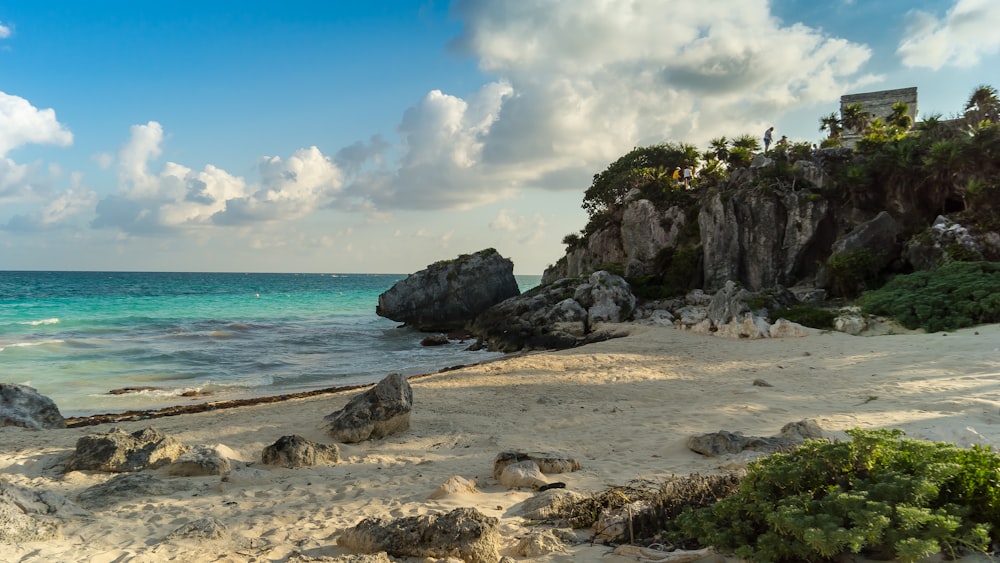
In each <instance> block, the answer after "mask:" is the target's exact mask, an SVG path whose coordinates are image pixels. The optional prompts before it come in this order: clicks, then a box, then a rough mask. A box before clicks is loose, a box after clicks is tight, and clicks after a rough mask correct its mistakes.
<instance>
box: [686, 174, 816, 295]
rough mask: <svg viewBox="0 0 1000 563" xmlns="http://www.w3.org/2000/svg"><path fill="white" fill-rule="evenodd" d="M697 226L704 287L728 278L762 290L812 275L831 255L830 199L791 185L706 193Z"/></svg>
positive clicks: (722, 282)
mask: <svg viewBox="0 0 1000 563" xmlns="http://www.w3.org/2000/svg"><path fill="white" fill-rule="evenodd" d="M698 225H699V229H700V237H701V243H702V259H703V272H704V286H703V287H704V288H705V289H707V290H712V291H714V290H716V289H718V288H720V287H722V286H723V285H724V284H725V283H726V282H727V281H729V280H736V281H739V282H740V283H742V284H743V285H744V286H745V287H747V288H749V289H751V290H759V289H763V288H767V287H773V286H776V285H784V286H791V285H795V284H796V283H797V282H799V281H802V280H804V279H808V278H810V277H811V276H814V275H815V274H816V273H817V271H818V270H819V265H820V264H821V263H822V261H823V259H824V258H825V257H826V256H827V255H828V253H829V245H830V243H831V242H832V240H833V233H834V225H833V222H832V220H831V218H830V205H829V203H828V202H827V200H825V199H817V198H813V197H810V194H808V193H805V192H800V191H793V190H775V191H773V192H768V191H761V190H737V191H735V192H734V193H727V194H725V195H723V194H722V193H717V194H714V195H711V196H708V197H706V199H705V200H704V201H703V205H702V208H701V211H700V213H699V215H698ZM763 225H767V227H766V228H762V226H763Z"/></svg>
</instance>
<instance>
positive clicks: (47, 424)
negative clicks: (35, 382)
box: [0, 383, 66, 430]
mask: <svg viewBox="0 0 1000 563" xmlns="http://www.w3.org/2000/svg"><path fill="white" fill-rule="evenodd" d="M0 426H20V427H23V428H33V429H36V430H37V429H41V428H66V421H65V420H64V419H63V417H62V414H60V413H59V409H58V408H57V407H56V404H55V403H54V402H53V401H52V399H50V398H48V397H46V396H45V395H42V394H41V393H39V392H38V391H36V390H35V389H34V388H32V387H28V386H27V385H19V384H17V383H0Z"/></svg>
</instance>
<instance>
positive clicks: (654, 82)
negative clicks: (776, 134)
mask: <svg viewBox="0 0 1000 563" xmlns="http://www.w3.org/2000/svg"><path fill="white" fill-rule="evenodd" d="M453 11H454V13H455V15H457V16H458V17H459V18H461V19H462V20H463V33H462V35H461V37H459V38H458V39H456V41H455V42H454V45H453V47H454V48H455V49H456V50H458V51H460V52H462V53H464V54H467V55H469V56H471V57H474V58H475V59H476V60H478V61H479V64H480V66H481V68H482V69H483V70H484V71H485V72H487V73H489V74H491V75H493V76H495V77H496V80H495V81H494V82H491V83H489V84H487V85H486V86H484V87H483V88H482V89H480V90H479V91H478V92H476V93H475V94H473V95H472V96H469V97H467V98H460V97H457V96H455V95H451V94H449V93H446V92H441V91H437V90H435V91H432V92H430V93H429V94H427V96H425V97H424V98H423V99H422V100H420V101H419V102H418V103H417V104H416V105H414V106H413V107H411V108H409V109H408V110H407V112H406V114H405V115H404V117H403V119H402V122H401V124H400V126H399V132H400V135H401V137H402V140H403V145H402V147H401V150H402V157H401V158H400V160H399V163H398V167H396V168H391V169H387V168H386V167H384V166H376V167H373V168H371V169H368V170H367V171H365V172H361V173H359V174H358V175H356V176H352V177H351V178H350V179H349V192H350V193H351V195H352V196H353V197H354V198H358V199H364V200H366V201H368V202H370V203H371V204H373V205H374V206H375V207H376V208H378V209H399V208H405V209H463V208H469V207H473V206H477V205H483V204H486V203H490V202H495V201H500V200H504V199H507V198H510V197H512V196H513V195H514V194H516V193H517V192H518V191H519V190H521V189H524V188H525V187H527V186H537V187H542V188H545V189H552V190H565V189H576V190H582V189H584V188H585V187H586V184H585V182H586V180H587V179H589V178H590V177H591V175H592V174H593V173H594V172H595V171H598V170H600V169H602V168H603V167H605V166H607V164H608V162H611V161H612V160H614V159H615V158H617V157H618V156H620V155H622V154H624V152H626V151H628V150H629V149H630V148H632V147H634V146H637V145H645V144H654V143H659V142H664V141H667V140H673V141H684V142H690V143H695V144H705V143H707V141H708V140H709V139H711V138H713V137H717V136H720V135H727V136H733V135H737V134H741V133H744V132H747V131H757V130H763V127H764V126H765V125H766V124H767V123H770V122H771V121H773V119H774V118H775V116H778V115H780V114H782V113H784V112H786V111H790V110H794V109H796V108H800V107H808V106H811V105H814V104H815V103H818V102H823V101H835V100H837V99H838V98H839V96H840V95H841V94H842V93H843V92H847V91H851V90H852V89H855V88H857V87H859V86H861V85H864V84H867V83H870V82H872V81H874V80H876V79H877V78H876V77H873V76H869V75H864V74H863V73H862V67H863V65H864V64H865V62H866V61H868V59H869V58H870V56H871V51H870V49H869V48H868V47H866V46H864V45H859V44H856V43H851V42H849V41H846V40H843V39H838V38H834V37H829V36H827V35H824V34H823V33H822V32H821V31H819V30H816V29H812V28H809V27H806V26H804V25H801V24H796V25H791V26H783V25H782V24H781V22H780V21H778V20H777V19H776V18H774V17H772V16H771V14H770V11H769V3H768V2H766V1H764V0H756V1H748V0H728V1H722V0H717V1H713V2H701V3H692V2H688V1H687V0H673V1H662V2H638V1H632V2H624V3H623V2H609V1H607V0H578V1H576V2H572V3H571V2H547V1H541V0H506V1H499V0H498V1H495V2H480V1H476V0H458V1H457V2H456V3H455V4H454V5H453ZM679 22H683V24H680V23H679ZM380 154H384V152H380ZM554 178H578V179H583V182H584V183H582V185H581V184H577V183H574V182H553V181H551V180H552V179H554Z"/></svg>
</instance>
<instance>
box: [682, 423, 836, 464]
mask: <svg viewBox="0 0 1000 563" xmlns="http://www.w3.org/2000/svg"><path fill="white" fill-rule="evenodd" d="M823 437H824V433H823V429H822V428H820V426H819V424H817V423H816V421H815V420H812V419H805V420H800V421H798V422H790V423H788V424H786V425H785V426H783V427H782V428H781V431H780V432H779V433H778V435H777V436H766V437H765V436H744V435H743V434H742V433H740V432H730V431H728V430H720V431H718V432H711V433H708V434H701V435H698V436H691V437H690V438H688V442H687V446H688V449H690V450H691V451H693V452H696V453H699V454H702V455H706V456H720V455H726V454H739V453H742V452H744V451H746V450H752V451H754V452H756V453H758V454H760V455H766V454H773V453H776V452H781V451H787V450H789V449H791V448H794V447H795V446H800V445H802V443H803V442H804V441H805V440H809V439H820V438H823Z"/></svg>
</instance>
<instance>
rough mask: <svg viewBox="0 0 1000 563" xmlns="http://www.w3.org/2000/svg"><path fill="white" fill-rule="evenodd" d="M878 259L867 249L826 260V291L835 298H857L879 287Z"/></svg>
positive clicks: (843, 253) (841, 253)
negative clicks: (866, 291)
mask: <svg viewBox="0 0 1000 563" xmlns="http://www.w3.org/2000/svg"><path fill="white" fill-rule="evenodd" d="M878 263H879V258H878V256H876V255H875V253H874V252H872V251H871V250H869V249H867V248H856V249H854V250H846V251H844V252H838V253H836V254H834V255H832V256H830V258H829V259H828V260H827V262H826V265H827V268H828V274H827V280H828V282H827V289H828V290H829V291H830V294H831V295H833V296H835V297H857V296H858V295H860V294H861V292H863V291H864V290H866V289H874V288H875V287H878V286H879V285H880V283H879V282H880V279H881V278H880V275H879V271H878Z"/></svg>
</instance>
